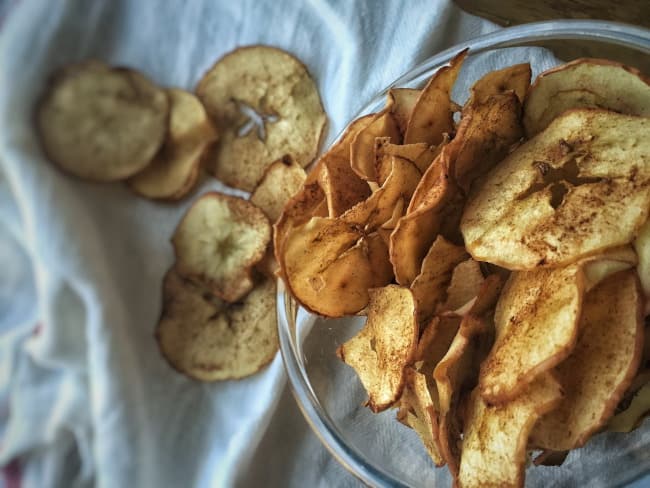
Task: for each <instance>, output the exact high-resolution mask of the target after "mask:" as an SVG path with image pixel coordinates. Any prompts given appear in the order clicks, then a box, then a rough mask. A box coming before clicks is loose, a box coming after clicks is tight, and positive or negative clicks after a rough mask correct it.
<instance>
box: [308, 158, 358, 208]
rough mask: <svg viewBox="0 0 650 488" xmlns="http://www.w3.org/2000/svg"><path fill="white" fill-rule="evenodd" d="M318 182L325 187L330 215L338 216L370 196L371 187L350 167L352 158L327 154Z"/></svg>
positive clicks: (322, 161)
mask: <svg viewBox="0 0 650 488" xmlns="http://www.w3.org/2000/svg"><path fill="white" fill-rule="evenodd" d="M321 163H322V168H321V169H320V173H319V175H318V182H319V184H320V186H321V187H322V188H323V192H324V193H325V199H326V200H327V208H328V212H329V216H330V217H338V216H339V215H341V214H343V213H344V212H345V211H346V210H348V209H350V208H352V207H353V206H354V205H355V204H357V203H359V202H362V201H364V200H365V199H366V198H368V197H369V196H370V187H369V186H368V184H367V183H366V182H365V181H364V180H362V179H361V178H359V176H357V174H356V173H355V172H354V171H352V168H351V167H350V159H349V158H346V157H342V156H336V155H325V156H323V158H322V160H321Z"/></svg>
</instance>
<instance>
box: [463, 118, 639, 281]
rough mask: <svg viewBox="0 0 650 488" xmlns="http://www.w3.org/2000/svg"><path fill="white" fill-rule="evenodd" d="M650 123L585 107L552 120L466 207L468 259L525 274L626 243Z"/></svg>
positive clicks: (635, 214) (635, 219) (632, 231)
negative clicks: (527, 271)
mask: <svg viewBox="0 0 650 488" xmlns="http://www.w3.org/2000/svg"><path fill="white" fill-rule="evenodd" d="M649 120H650V119H645V118H640V117H634V116H628V115H621V114H616V113H613V112H608V111H603V110H587V109H585V110H572V111H569V112H566V113H565V114H563V115H561V116H559V117H558V118H556V119H555V120H554V121H553V122H552V123H551V124H550V125H549V126H548V128H547V129H546V130H544V131H543V132H541V133H540V134H538V135H537V136H535V137H534V138H532V139H530V140H528V141H527V142H526V143H524V144H522V145H521V146H519V147H518V148H517V149H516V150H515V151H514V152H512V153H511V154H510V155H509V156H508V157H506V159H505V160H504V161H503V162H502V163H501V164H499V165H498V166H497V167H496V168H495V169H494V170H493V171H491V172H490V173H489V175H488V176H487V177H486V178H485V179H484V180H483V182H482V184H481V187H480V189H479V190H478V191H477V192H476V193H475V194H474V195H473V196H472V197H471V198H470V199H469V201H468V202H467V205H466V206H465V210H464V213H463V217H462V220H461V224H460V230H461V232H462V234H463V237H464V239H465V245H466V247H467V250H468V251H469V253H470V254H471V255H472V256H473V257H474V259H476V260H478V261H489V262H491V263H493V264H497V265H499V266H503V267H505V268H508V269H518V270H525V269H534V268H536V267H539V266H562V265H566V264H568V263H571V262H574V261H576V260H577V259H579V258H581V257H583V256H586V255H590V254H595V253H598V252H600V251H602V250H605V249H609V248H612V247H616V246H621V245H625V244H627V243H629V242H631V241H632V240H633V239H634V236H635V235H636V233H637V231H638V229H639V228H640V227H641V226H642V225H643V224H644V223H645V222H646V220H647V218H648V213H649V210H650V164H648V154H650V140H649V139H648V138H647V137H645V135H644V134H646V133H647V131H648V128H649V127H650V125H649V122H648V121H649Z"/></svg>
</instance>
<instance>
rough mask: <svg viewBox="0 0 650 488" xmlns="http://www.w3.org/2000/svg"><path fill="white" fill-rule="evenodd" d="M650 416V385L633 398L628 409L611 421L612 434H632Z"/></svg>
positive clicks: (609, 424)
mask: <svg viewBox="0 0 650 488" xmlns="http://www.w3.org/2000/svg"><path fill="white" fill-rule="evenodd" d="M648 414H650V383H646V384H645V385H643V386H642V387H641V388H640V389H639V390H638V391H637V392H636V393H635V394H634V396H633V397H632V400H631V401H630V404H629V405H628V407H627V408H626V409H625V410H623V411H622V412H619V413H617V414H616V415H614V416H613V417H612V418H610V419H609V423H608V424H607V430H608V431H610V432H631V431H633V430H634V429H636V428H637V427H638V426H639V425H640V423H641V422H642V421H643V419H645V418H646V417H647V416H648Z"/></svg>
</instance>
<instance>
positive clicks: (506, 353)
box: [479, 265, 584, 404]
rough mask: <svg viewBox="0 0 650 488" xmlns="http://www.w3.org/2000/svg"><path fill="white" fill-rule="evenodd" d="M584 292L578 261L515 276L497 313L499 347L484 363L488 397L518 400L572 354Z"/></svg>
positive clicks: (493, 401) (481, 381)
mask: <svg viewBox="0 0 650 488" xmlns="http://www.w3.org/2000/svg"><path fill="white" fill-rule="evenodd" d="M583 292H584V279H583V275H582V272H581V269H580V267H579V266H577V265H573V266H569V267H567V268H558V269H541V270H537V271H528V272H517V273H513V274H512V275H510V278H509V279H508V281H507V282H506V284H505V286H504V288H503V291H502V293H501V297H500V298H499V301H498V303H497V306H496V311H495V314H494V322H495V330H496V338H495V342H494V346H493V347H492V350H491V351H490V353H489V355H488V357H487V358H486V359H485V361H484V362H483V364H482V365H481V374H480V378H479V390H480V392H481V396H482V397H483V398H484V399H485V401H487V402H489V403H491V404H504V403H506V402H508V401H510V400H512V399H514V398H515V397H517V396H518V395H519V394H520V393H521V391H522V390H523V389H524V388H525V387H526V385H527V384H529V383H530V382H532V381H533V380H534V379H535V378H536V377H537V376H538V375H539V374H540V373H541V372H543V371H548V370H550V369H551V368H552V367H554V366H555V365H557V364H559V363H560V362H561V361H562V360H564V359H565V358H566V357H567V356H568V355H569V354H570V353H571V350H572V349H573V346H574V344H575V341H576V338H577V333H578V321H579V318H580V312H581V310H582V296H583Z"/></svg>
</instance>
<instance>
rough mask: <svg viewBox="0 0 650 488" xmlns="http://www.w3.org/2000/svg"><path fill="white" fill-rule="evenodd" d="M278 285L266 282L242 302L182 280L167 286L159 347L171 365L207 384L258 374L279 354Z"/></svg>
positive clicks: (173, 276) (170, 277)
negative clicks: (232, 300) (224, 299)
mask: <svg viewBox="0 0 650 488" xmlns="http://www.w3.org/2000/svg"><path fill="white" fill-rule="evenodd" d="M275 317H276V315H275V282H274V281H273V280H272V279H265V280H264V281H262V282H261V283H259V284H257V285H256V286H255V288H253V290H252V291H251V292H250V293H249V294H248V295H246V297H244V298H243V300H242V301H241V302H237V303H226V302H224V301H222V300H221V299H219V298H217V297H215V296H214V295H213V294H212V292H211V291H210V290H209V289H207V288H204V287H202V286H201V285H197V284H196V283H194V282H191V281H189V280H187V279H185V278H183V277H182V276H180V275H179V274H178V273H177V272H176V270H175V269H173V268H172V269H171V270H169V271H168V272H167V275H166V276H165V279H164V282H163V311H162V315H161V317H160V321H159V322H158V326H157V328H156V339H157V341H158V346H159V347H160V351H161V353H162V355H163V356H164V357H165V359H166V360H167V361H168V362H169V364H170V365H171V366H173V367H174V368H175V369H177V370H178V371H180V372H181V373H184V374H186V375H187V376H190V377H192V378H195V379H198V380H201V381H217V380H226V379H238V378H243V377H246V376H249V375H252V374H254V373H256V372H258V371H259V370H260V369H261V368H262V367H263V366H265V365H266V364H267V363H269V362H270V361H271V360H272V359H273V357H274V356H275V354H276V352H277V350H278V332H277V324H276V318H275Z"/></svg>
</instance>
